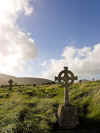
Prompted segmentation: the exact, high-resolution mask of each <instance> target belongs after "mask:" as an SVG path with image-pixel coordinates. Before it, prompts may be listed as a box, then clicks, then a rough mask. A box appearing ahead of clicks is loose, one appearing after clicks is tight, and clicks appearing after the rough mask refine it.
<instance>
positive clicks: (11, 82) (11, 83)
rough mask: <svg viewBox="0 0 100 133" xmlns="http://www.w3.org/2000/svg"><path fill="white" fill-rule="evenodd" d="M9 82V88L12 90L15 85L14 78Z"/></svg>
mask: <svg viewBox="0 0 100 133" xmlns="http://www.w3.org/2000/svg"><path fill="white" fill-rule="evenodd" d="M8 83H9V89H10V90H12V87H13V80H12V79H10V80H9V81H8Z"/></svg>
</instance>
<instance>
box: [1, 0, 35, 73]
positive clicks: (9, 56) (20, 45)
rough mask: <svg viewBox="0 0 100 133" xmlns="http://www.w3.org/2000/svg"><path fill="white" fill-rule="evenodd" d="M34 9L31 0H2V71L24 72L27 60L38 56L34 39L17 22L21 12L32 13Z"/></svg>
mask: <svg viewBox="0 0 100 133" xmlns="http://www.w3.org/2000/svg"><path fill="white" fill-rule="evenodd" d="M33 11H34V8H33V7H31V6H30V0H1V1H0V73H10V74H16V73H19V72H24V71H25V66H26V65H27V61H29V60H33V59H34V58H35V57H36V55H37V50H36V47H35V43H34V40H33V39H32V38H31V37H30V36H29V33H24V32H23V31H22V30H21V29H20V28H19V27H18V25H17V23H16V21H17V18H18V17H20V13H22V14H23V15H31V14H32V12H33ZM26 71H28V68H27V70H26Z"/></svg>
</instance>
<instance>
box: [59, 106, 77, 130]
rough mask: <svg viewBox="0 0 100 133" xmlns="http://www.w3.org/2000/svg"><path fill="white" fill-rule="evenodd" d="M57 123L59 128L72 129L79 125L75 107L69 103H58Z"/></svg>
mask: <svg viewBox="0 0 100 133" xmlns="http://www.w3.org/2000/svg"><path fill="white" fill-rule="evenodd" d="M58 124H59V126H60V127H61V128H65V129H72V128H75V127H76V126H78V125H79V120H78V111H77V108H76V107H75V106H73V105H71V104H68V105H66V106H64V105H62V104H61V105H59V108H58Z"/></svg>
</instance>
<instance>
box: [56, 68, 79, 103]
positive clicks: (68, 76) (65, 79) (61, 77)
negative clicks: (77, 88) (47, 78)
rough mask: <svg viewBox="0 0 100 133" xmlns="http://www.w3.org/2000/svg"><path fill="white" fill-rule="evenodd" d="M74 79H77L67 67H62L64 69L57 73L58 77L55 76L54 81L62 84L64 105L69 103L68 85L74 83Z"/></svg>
mask: <svg viewBox="0 0 100 133" xmlns="http://www.w3.org/2000/svg"><path fill="white" fill-rule="evenodd" d="M74 80H77V76H74V74H73V73H72V72H71V71H70V70H68V67H64V70H63V71H61V72H60V73H59V74H58V77H55V81H58V83H61V84H62V85H63V86H64V88H65V89H64V105H68V104H69V87H70V86H71V85H72V84H73V83H74Z"/></svg>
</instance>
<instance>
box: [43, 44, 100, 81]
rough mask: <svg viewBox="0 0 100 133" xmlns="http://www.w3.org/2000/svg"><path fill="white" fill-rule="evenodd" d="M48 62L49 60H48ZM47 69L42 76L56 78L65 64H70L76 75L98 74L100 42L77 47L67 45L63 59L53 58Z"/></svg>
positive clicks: (99, 70)
mask: <svg viewBox="0 0 100 133" xmlns="http://www.w3.org/2000/svg"><path fill="white" fill-rule="evenodd" d="M46 62H47V61H46ZM48 62H50V63H49V64H48V65H47V66H45V67H46V71H43V72H42V73H41V76H43V77H45V78H49V79H54V76H55V75H57V74H58V73H59V72H60V71H61V70H62V69H63V67H64V66H68V67H69V69H70V70H72V71H73V72H74V73H75V74H76V75H78V76H79V77H81V78H84V77H88V78H90V77H91V76H96V75H98V74H100V44H95V45H94V46H93V47H83V48H75V47H72V46H67V47H65V48H64V51H63V53H62V55H61V59H58V60H57V59H51V60H49V61H48Z"/></svg>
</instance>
